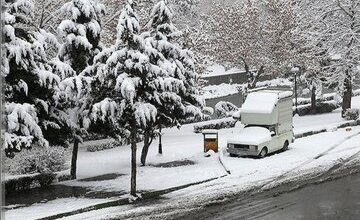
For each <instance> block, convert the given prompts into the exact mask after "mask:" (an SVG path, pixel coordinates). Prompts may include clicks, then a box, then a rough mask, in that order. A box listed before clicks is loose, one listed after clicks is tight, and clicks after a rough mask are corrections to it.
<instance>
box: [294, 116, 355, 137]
mask: <svg viewBox="0 0 360 220" xmlns="http://www.w3.org/2000/svg"><path fill="white" fill-rule="evenodd" d="M359 125H360V120H356V121H350V122H344V123H341V124H339V125H336V126H334V127H336V128H345V127H355V126H359ZM327 131H328V130H327V129H326V128H323V129H319V130H315V131H306V132H303V133H300V134H296V135H295V138H304V137H308V136H312V135H315V134H320V133H324V132H327Z"/></svg>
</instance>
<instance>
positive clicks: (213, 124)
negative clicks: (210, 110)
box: [194, 118, 237, 133]
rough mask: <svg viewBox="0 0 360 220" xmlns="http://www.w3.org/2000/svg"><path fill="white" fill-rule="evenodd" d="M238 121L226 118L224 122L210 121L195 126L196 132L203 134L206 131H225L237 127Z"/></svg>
mask: <svg viewBox="0 0 360 220" xmlns="http://www.w3.org/2000/svg"><path fill="white" fill-rule="evenodd" d="M236 122H237V120H234V119H232V118H226V119H222V120H216V121H210V122H207V123H202V124H201V125H194V132H195V133H201V132H202V131H203V130H205V129H223V128H233V127H235V124H236Z"/></svg>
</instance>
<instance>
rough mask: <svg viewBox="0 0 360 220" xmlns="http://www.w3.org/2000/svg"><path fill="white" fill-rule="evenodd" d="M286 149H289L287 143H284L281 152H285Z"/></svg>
mask: <svg viewBox="0 0 360 220" xmlns="http://www.w3.org/2000/svg"><path fill="white" fill-rule="evenodd" d="M288 149H289V141H285V143H284V146H283V148H282V150H283V151H287V150H288Z"/></svg>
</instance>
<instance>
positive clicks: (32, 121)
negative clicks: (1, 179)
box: [1, 0, 60, 154]
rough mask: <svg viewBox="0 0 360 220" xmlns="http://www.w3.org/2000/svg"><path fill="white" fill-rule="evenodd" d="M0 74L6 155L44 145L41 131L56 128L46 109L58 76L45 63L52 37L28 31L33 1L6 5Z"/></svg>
mask: <svg viewBox="0 0 360 220" xmlns="http://www.w3.org/2000/svg"><path fill="white" fill-rule="evenodd" d="M4 6H5V12H4V16H3V18H4V19H3V25H4V28H3V36H4V43H3V44H2V45H1V47H2V59H1V65H2V68H1V74H2V77H4V87H5V91H4V92H5V94H4V96H5V100H4V101H5V103H4V106H5V108H4V110H3V111H4V116H5V120H4V121H5V126H4V127H5V135H4V136H5V139H6V141H4V147H5V150H6V151H7V152H8V153H10V154H11V153H12V152H13V151H18V150H20V149H21V148H22V147H30V146H31V145H32V143H33V142H38V143H39V145H41V146H47V145H48V141H47V140H46V138H47V137H45V136H46V134H45V133H44V131H46V130H47V128H49V127H56V128H57V127H58V124H57V121H56V120H54V118H53V117H52V116H51V113H50V112H49V106H52V103H53V102H55V99H54V97H53V94H54V92H55V90H56V88H57V85H58V84H59V82H60V77H58V76H57V75H56V74H53V73H52V69H51V66H50V65H49V64H48V62H49V60H48V57H47V53H46V51H47V47H48V45H49V44H53V43H55V41H56V39H55V37H54V36H53V35H51V34H48V33H47V32H45V31H43V30H32V29H31V28H29V24H30V23H31V16H32V10H33V4H32V1H30V0H26V1H20V0H17V1H11V2H5V3H4Z"/></svg>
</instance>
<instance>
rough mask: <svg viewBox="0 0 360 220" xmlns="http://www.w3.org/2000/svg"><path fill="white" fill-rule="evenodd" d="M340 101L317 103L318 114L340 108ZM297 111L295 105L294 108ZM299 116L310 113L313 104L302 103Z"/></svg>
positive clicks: (299, 107)
mask: <svg viewBox="0 0 360 220" xmlns="http://www.w3.org/2000/svg"><path fill="white" fill-rule="evenodd" d="M339 107H340V105H339V103H337V102H335V101H327V102H323V103H316V114H323V113H329V112H332V111H334V110H335V109H337V108H339ZM293 110H294V112H295V107H294V108H293ZM297 110H298V114H299V116H304V115H308V114H310V112H311V105H310V104H307V105H301V106H298V108H297Z"/></svg>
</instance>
